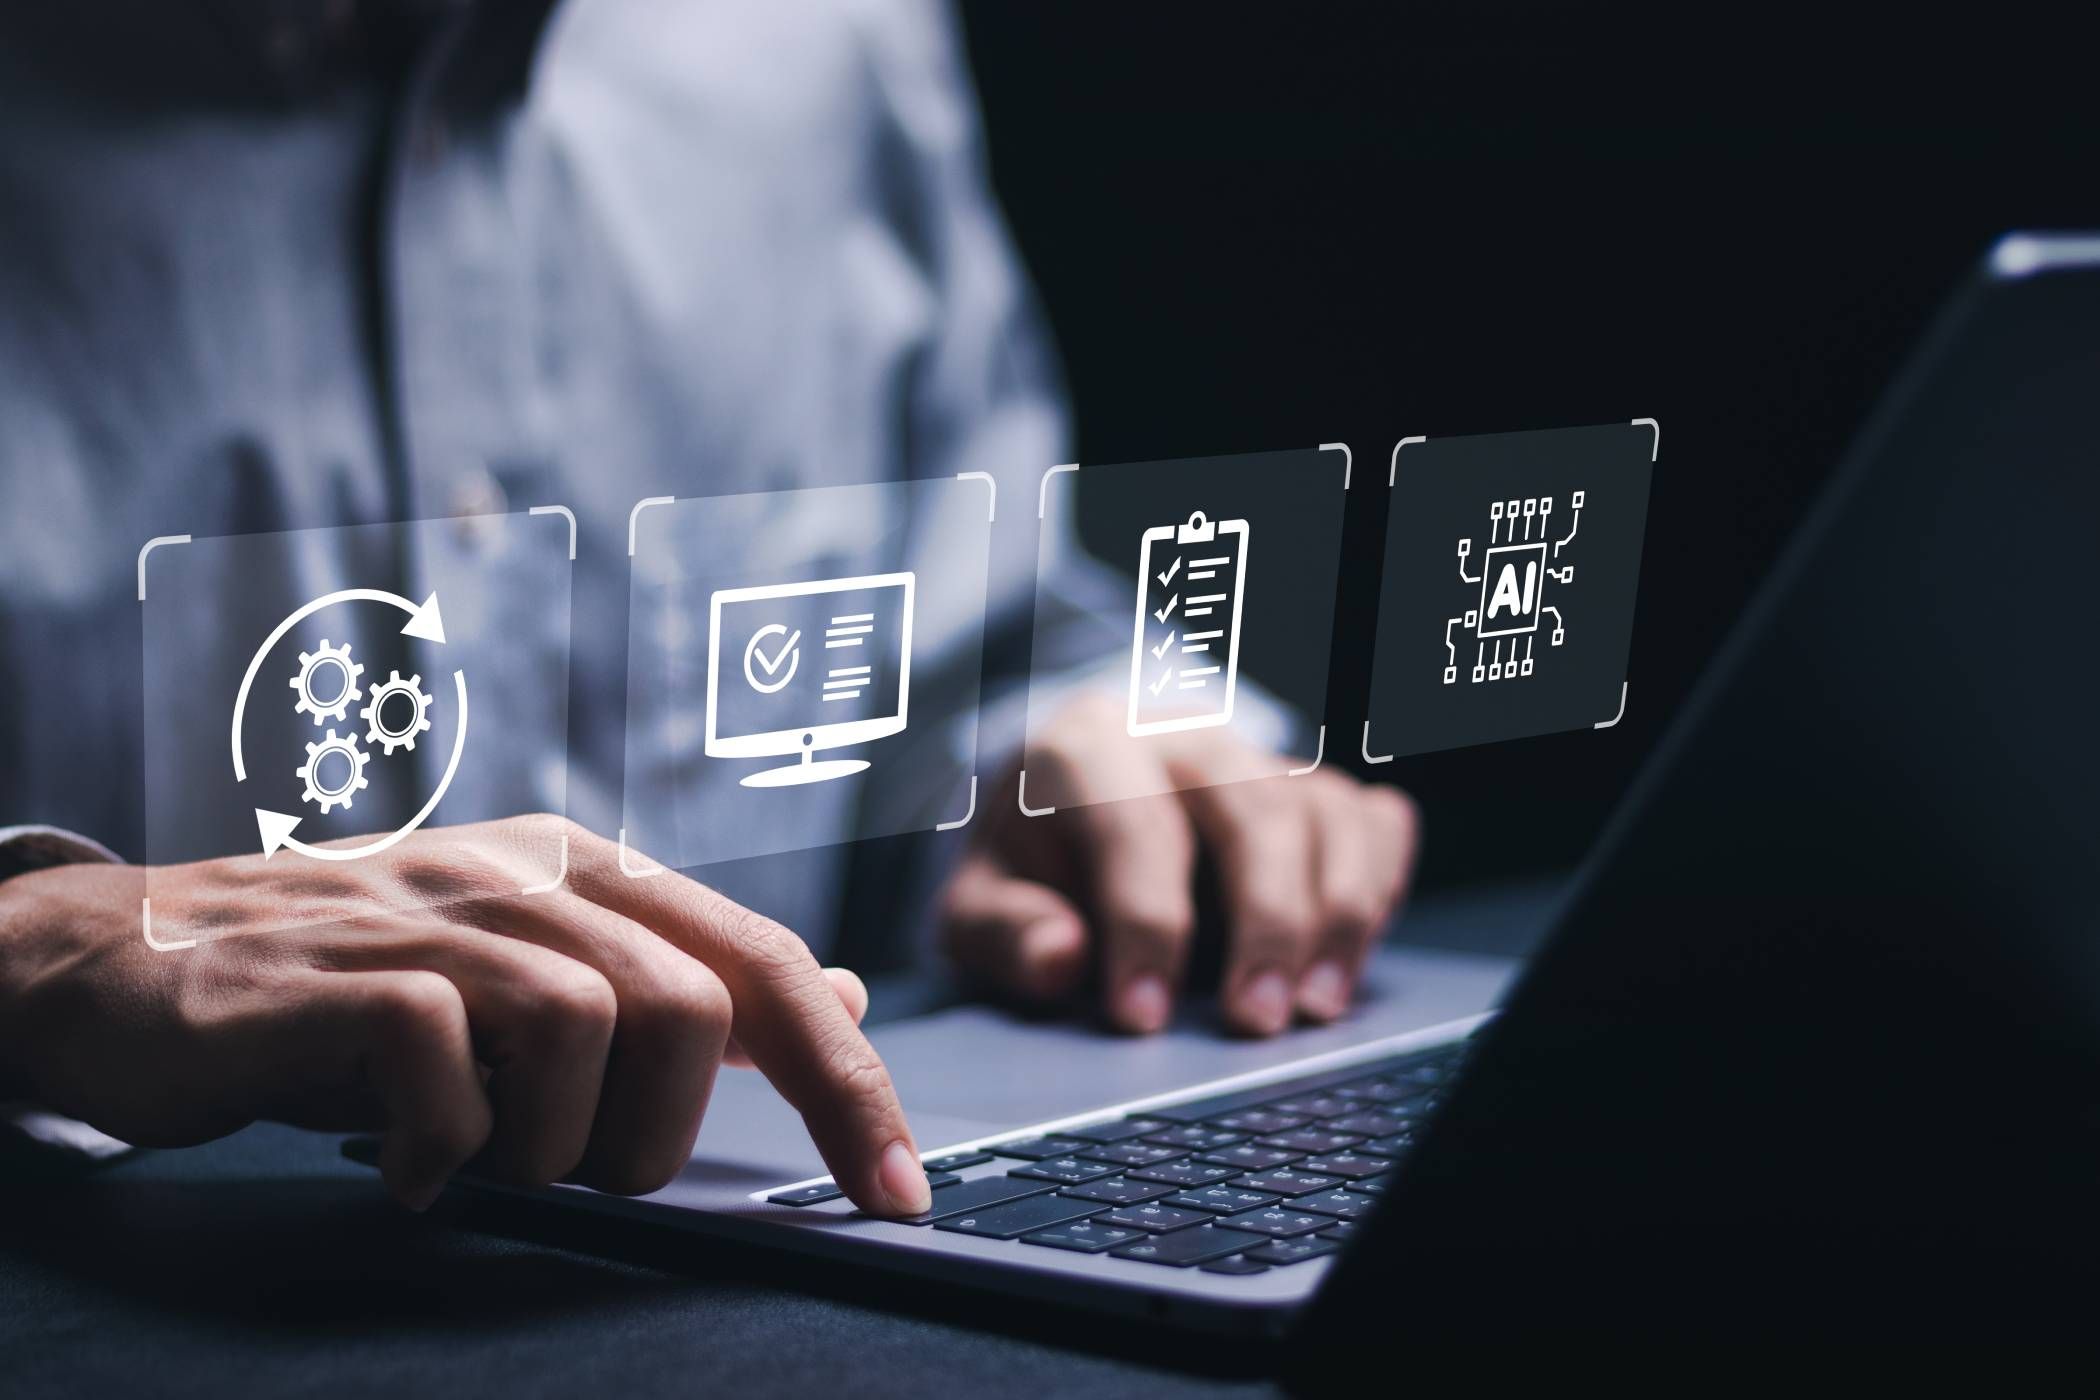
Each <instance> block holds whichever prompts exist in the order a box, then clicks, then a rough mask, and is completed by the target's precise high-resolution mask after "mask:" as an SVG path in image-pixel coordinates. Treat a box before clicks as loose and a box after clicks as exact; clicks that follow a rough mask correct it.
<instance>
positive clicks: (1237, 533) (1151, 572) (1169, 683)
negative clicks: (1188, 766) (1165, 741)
mask: <svg viewBox="0 0 2100 1400" xmlns="http://www.w3.org/2000/svg"><path fill="white" fill-rule="evenodd" d="M1249 536H1250V528H1249V526H1248V524H1247V522H1246V521H1244V520H1218V521H1213V520H1211V519H1209V518H1208V517H1206V516H1205V515H1204V513H1203V512H1202V511H1200V510H1199V511H1196V512H1194V513H1192V514H1191V515H1190V516H1189V518H1188V520H1187V521H1186V522H1184V523H1183V524H1180V525H1158V526H1154V527H1153V528H1151V529H1149V530H1147V531H1145V534H1144V538H1143V540H1142V542H1141V546H1140V549H1139V552H1138V571H1137V612H1136V616H1135V618H1134V620H1133V622H1132V623H1131V641H1130V707H1129V713H1128V716H1127V718H1126V720H1125V722H1124V728H1125V729H1126V730H1127V731H1128V732H1129V734H1130V735H1131V737H1132V738H1143V737H1144V736H1146V735H1148V734H1173V733H1178V732H1180V731H1182V730H1188V729H1204V728H1208V727H1211V726H1213V725H1220V724H1229V723H1231V722H1232V703H1233V694H1234V691H1235V690H1236V689H1237V688H1238V684H1239V666H1240V618H1241V617H1242V615H1243V614H1244V613H1245V611H1246V609H1245V607H1244V593H1245V588H1246V581H1247V542H1248V539H1249Z"/></svg>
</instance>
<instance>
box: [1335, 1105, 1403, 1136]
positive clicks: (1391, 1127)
mask: <svg viewBox="0 0 2100 1400" xmlns="http://www.w3.org/2000/svg"><path fill="white" fill-rule="evenodd" d="M1409 1121H1410V1120H1408V1119H1406V1118H1403V1117H1401V1116H1400V1115H1398V1114H1396V1113H1381V1112H1376V1111H1367V1112H1363V1113H1352V1114H1350V1115H1348V1116H1347V1117H1346V1118H1330V1119H1328V1120H1327V1121H1326V1122H1325V1123H1323V1124H1321V1126H1322V1127H1324V1128H1326V1129H1327V1131H1328V1132H1330V1133H1357V1134H1360V1135H1361V1136H1363V1137H1384V1136H1386V1135H1387V1134H1388V1133H1397V1132H1399V1131H1400V1130H1401V1129H1402V1128H1405V1127H1406V1126H1407V1125H1408V1122H1409Z"/></svg>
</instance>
